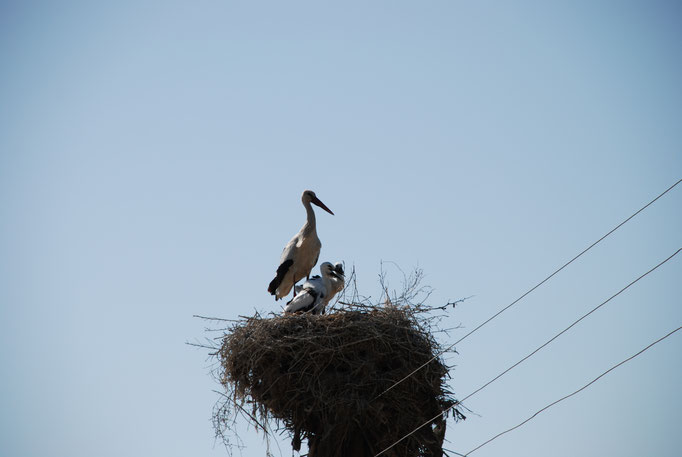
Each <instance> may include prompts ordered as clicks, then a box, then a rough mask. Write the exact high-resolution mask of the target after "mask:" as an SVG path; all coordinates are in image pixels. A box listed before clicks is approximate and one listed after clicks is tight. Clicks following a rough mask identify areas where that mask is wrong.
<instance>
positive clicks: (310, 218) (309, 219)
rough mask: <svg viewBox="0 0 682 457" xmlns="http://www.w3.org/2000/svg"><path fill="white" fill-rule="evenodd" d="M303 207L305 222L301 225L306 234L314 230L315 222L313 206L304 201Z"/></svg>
mask: <svg viewBox="0 0 682 457" xmlns="http://www.w3.org/2000/svg"><path fill="white" fill-rule="evenodd" d="M303 206H305V212H306V221H305V225H303V230H304V231H306V232H309V231H312V230H315V226H316V221H315V211H313V205H311V204H310V202H309V201H304V202H303Z"/></svg>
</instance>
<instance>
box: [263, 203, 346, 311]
mask: <svg viewBox="0 0 682 457" xmlns="http://www.w3.org/2000/svg"><path fill="white" fill-rule="evenodd" d="M301 202H302V203H303V206H304V207H305V211H306V215H307V219H306V222H305V224H303V227H301V230H299V231H298V233H297V234H296V235H294V237H293V238H292V239H291V241H289V243H287V245H286V246H285V247H284V250H283V251H282V256H281V257H280V260H279V267H277V275H276V276H275V279H273V280H272V281H270V285H269V286H268V292H270V294H271V295H274V296H275V300H279V299H280V298H283V297H286V296H287V295H289V291H291V288H292V287H293V286H294V285H295V284H296V283H297V282H298V281H300V280H301V279H303V278H304V277H305V278H306V279H308V278H310V270H312V269H313V267H314V266H315V264H316V263H317V258H318V257H319V256H320V248H321V247H322V243H321V242H320V239H319V238H318V237H317V230H316V228H315V211H313V207H312V206H311V205H310V204H311V203H313V204H315V205H317V206H319V207H320V208H322V209H323V210H325V211H327V212H328V213H329V214H331V215H334V213H332V211H331V210H330V209H329V208H327V207H326V206H325V204H324V203H322V202H321V201H320V199H319V198H317V196H316V195H315V192H313V191H312V190H305V191H303V195H301ZM294 296H296V291H295V290H294Z"/></svg>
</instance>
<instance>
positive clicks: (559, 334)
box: [459, 248, 682, 403]
mask: <svg viewBox="0 0 682 457" xmlns="http://www.w3.org/2000/svg"><path fill="white" fill-rule="evenodd" d="M680 251H682V248H680V249H678V250H677V251H675V252H674V253H673V254H672V255H671V256H670V257H668V258H667V259H665V260H663V261H662V262H661V263H659V264H658V265H656V266H655V267H653V268H652V269H650V270H649V271H647V272H646V273H644V274H643V275H641V276H640V277H638V278H637V279H635V280H634V281H632V282H631V283H630V284H628V285H627V286H625V287H623V288H622V289H620V290H619V291H618V292H616V293H615V294H613V295H611V296H610V297H609V298H607V299H606V300H604V301H603V302H601V303H600V304H599V305H597V306H595V307H594V308H592V309H591V310H590V311H588V312H587V313H585V314H583V315H582V316H581V317H580V318H578V319H577V320H575V321H574V322H573V323H572V324H571V325H569V326H568V327H566V328H565V329H563V330H562V331H560V332H559V333H557V334H556V335H554V336H553V337H552V338H550V339H549V340H547V341H546V342H545V343H543V344H542V345H540V346H538V348H537V349H535V350H534V351H533V352H531V353H530V354H528V355H527V356H525V357H524V358H522V359H521V360H519V361H518V362H516V363H515V364H514V365H512V366H510V367H509V368H507V369H506V370H504V371H503V372H502V373H500V374H498V375H497V376H495V377H494V378H493V379H491V380H490V381H488V382H486V383H485V384H483V385H482V386H481V387H479V388H478V389H476V390H474V391H473V392H472V393H470V394H469V395H467V396H466V397H464V398H462V399H461V400H460V401H459V403H463V402H464V400H466V399H468V398H471V397H473V396H474V395H475V394H477V393H478V392H480V391H481V390H483V389H485V388H486V387H488V386H489V385H490V384H492V383H493V382H495V381H497V380H498V379H500V378H501V377H502V376H504V375H505V374H507V373H508V372H510V371H511V370H513V369H514V368H516V367H517V366H519V365H521V364H522V363H523V362H525V361H526V360H528V359H529V358H530V357H532V356H533V355H535V354H536V353H537V352H538V351H540V350H541V349H542V348H544V347H545V346H547V345H548V344H549V343H551V342H552V341H554V340H556V339H557V338H559V337H560V336H561V335H563V334H564V333H566V332H567V331H568V330H570V329H571V328H572V327H573V326H575V325H577V324H578V322H580V321H582V320H583V319H585V318H586V317H587V316H589V315H590V314H592V313H593V312H595V311H596V310H598V309H599V308H601V307H602V306H604V305H605V304H607V303H608V302H610V301H611V300H613V299H614V298H616V297H617V296H618V295H620V294H621V293H623V292H625V290H626V289H628V288H629V287H630V286H632V285H633V284H634V283H636V282H637V281H639V280H640V279H642V278H643V277H645V276H646V275H648V274H649V273H651V272H652V271H654V270H655V269H657V268H658V267H660V266H661V265H663V264H664V263H666V262H667V261H668V260H670V259H672V258H673V257H675V256H676V255H677V254H678V253H679V252H680Z"/></svg>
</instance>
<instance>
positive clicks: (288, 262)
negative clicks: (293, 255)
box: [268, 259, 294, 295]
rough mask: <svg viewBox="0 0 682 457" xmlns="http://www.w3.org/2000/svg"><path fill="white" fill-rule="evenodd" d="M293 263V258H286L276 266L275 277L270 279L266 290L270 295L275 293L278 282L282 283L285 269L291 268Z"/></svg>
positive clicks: (285, 272)
mask: <svg viewBox="0 0 682 457" xmlns="http://www.w3.org/2000/svg"><path fill="white" fill-rule="evenodd" d="M293 264H294V261H293V259H288V260H285V261H284V262H282V264H281V265H280V266H279V267H277V275H276V276H275V279H273V280H272V281H270V285H269V286H268V292H270V295H275V294H276V293H277V288H278V287H279V285H280V284H282V281H283V280H284V275H286V274H287V271H289V268H291V266H292V265H293Z"/></svg>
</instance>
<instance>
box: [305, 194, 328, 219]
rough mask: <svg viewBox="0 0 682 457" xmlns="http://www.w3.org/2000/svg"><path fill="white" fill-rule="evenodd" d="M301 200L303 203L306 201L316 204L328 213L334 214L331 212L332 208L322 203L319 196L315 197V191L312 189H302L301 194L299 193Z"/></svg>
mask: <svg viewBox="0 0 682 457" xmlns="http://www.w3.org/2000/svg"><path fill="white" fill-rule="evenodd" d="M301 201H302V202H303V204H304V205H305V204H307V203H312V204H313V205H317V206H319V207H320V208H322V209H323V210H325V211H326V212H328V213H329V214H331V215H332V216H333V215H334V213H332V210H330V209H329V208H327V206H326V205H325V204H324V203H322V202H321V201H320V199H319V198H317V195H315V192H313V191H312V190H304V191H303V195H301Z"/></svg>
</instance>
